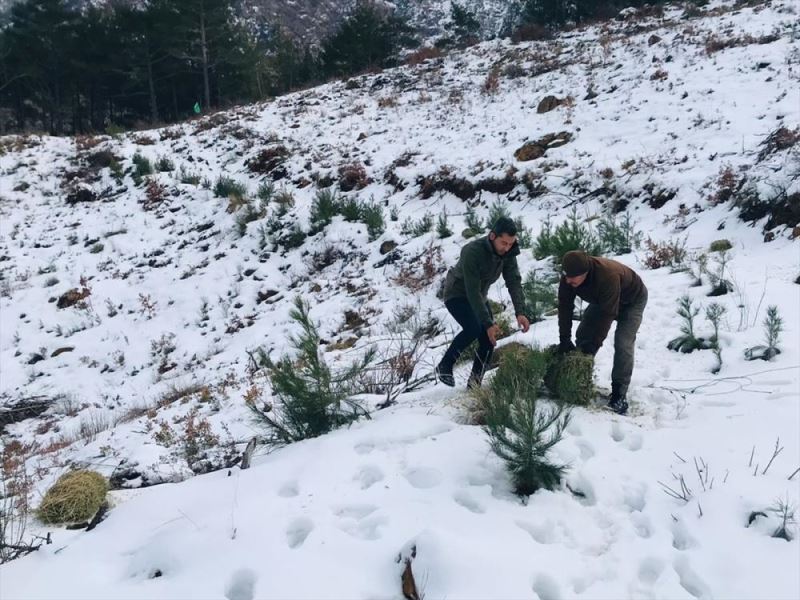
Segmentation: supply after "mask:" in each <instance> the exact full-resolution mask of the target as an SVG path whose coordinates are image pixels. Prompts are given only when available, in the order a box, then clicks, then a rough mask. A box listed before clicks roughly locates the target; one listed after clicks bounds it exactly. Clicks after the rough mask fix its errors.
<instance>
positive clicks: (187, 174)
mask: <svg viewBox="0 0 800 600" xmlns="http://www.w3.org/2000/svg"><path fill="white" fill-rule="evenodd" d="M178 179H179V180H180V182H181V183H185V184H187V185H200V182H201V181H202V179H201V178H200V175H198V174H197V173H195V172H193V171H187V170H186V169H185V167H183V166H181V168H180V169H179V170H178Z"/></svg>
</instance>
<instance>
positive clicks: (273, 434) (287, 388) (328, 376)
mask: <svg viewBox="0 0 800 600" xmlns="http://www.w3.org/2000/svg"><path fill="white" fill-rule="evenodd" d="M308 311H309V306H308V304H307V303H306V302H304V301H303V300H302V299H301V298H300V297H297V298H295V301H294V308H293V309H292V311H291V312H290V316H291V318H292V319H293V320H294V321H295V322H296V323H298V324H299V325H300V327H301V333H300V335H297V336H292V337H291V338H290V341H291V343H292V346H294V348H295V350H296V352H297V356H296V357H290V356H284V357H282V358H281V359H280V360H279V361H278V362H277V363H273V362H272V361H270V360H269V359H267V365H266V366H267V372H268V376H269V379H270V383H271V384H272V389H273V392H274V393H275V395H276V396H277V397H278V398H279V399H280V400H281V403H280V405H279V407H273V406H271V405H269V404H266V405H264V406H257V405H256V404H255V403H254V402H253V403H250V405H249V406H250V408H251V410H253V412H254V413H255V414H256V415H257V417H258V418H259V419H260V420H262V421H263V422H264V423H265V424H266V426H267V431H268V438H267V440H266V441H267V443H268V444H271V445H273V446H281V445H286V444H290V443H292V442H296V441H300V440H304V439H307V438H312V437H317V436H319V435H322V434H324V433H327V432H329V431H331V430H333V429H336V428H337V427H341V426H343V425H348V424H350V423H352V422H353V421H356V420H357V419H359V418H360V417H362V416H366V417H369V412H368V411H367V409H366V408H365V407H364V406H363V405H361V404H360V403H359V402H358V401H357V400H355V399H353V395H354V394H355V393H357V390H356V389H355V385H357V384H356V382H357V381H359V376H360V375H361V374H362V373H363V372H364V370H365V369H366V368H367V367H368V365H369V364H370V363H371V362H372V359H373V357H374V355H375V352H374V349H370V350H369V351H367V352H366V353H365V355H364V357H363V358H362V359H361V360H360V361H357V362H354V363H352V364H351V365H350V366H348V367H347V368H345V369H342V370H339V371H336V372H334V371H332V370H331V368H330V367H329V366H328V364H327V363H326V362H325V359H324V357H323V355H322V353H321V351H320V336H319V333H318V331H317V328H316V325H314V323H313V322H312V321H311V317H310V316H309V313H308Z"/></svg>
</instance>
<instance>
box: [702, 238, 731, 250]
mask: <svg viewBox="0 0 800 600" xmlns="http://www.w3.org/2000/svg"><path fill="white" fill-rule="evenodd" d="M732 248H733V245H732V244H731V243H730V241H729V240H726V239H724V238H723V239H721V240H714V241H713V242H711V244H710V245H709V246H708V251H709V252H725V251H726V250H730V249H732Z"/></svg>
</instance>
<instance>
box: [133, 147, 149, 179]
mask: <svg viewBox="0 0 800 600" xmlns="http://www.w3.org/2000/svg"><path fill="white" fill-rule="evenodd" d="M133 166H134V169H133V178H134V179H135V180H137V181H141V180H142V178H143V177H145V176H147V175H152V173H153V165H152V164H151V163H150V159H148V158H147V157H146V156H143V155H142V154H139V153H138V152H136V153H135V154H134V155H133Z"/></svg>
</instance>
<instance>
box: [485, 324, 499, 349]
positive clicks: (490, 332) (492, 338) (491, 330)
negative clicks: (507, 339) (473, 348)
mask: <svg viewBox="0 0 800 600" xmlns="http://www.w3.org/2000/svg"><path fill="white" fill-rule="evenodd" d="M498 335H500V328H499V327H498V326H497V325H494V324H493V325H490V326H489V327H487V328H486V336H487V337H488V338H489V342H490V343H491V344H492V346H496V345H497V336H498Z"/></svg>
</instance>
